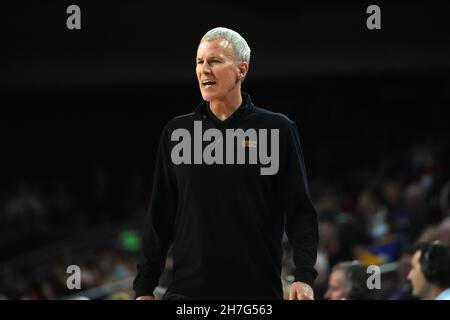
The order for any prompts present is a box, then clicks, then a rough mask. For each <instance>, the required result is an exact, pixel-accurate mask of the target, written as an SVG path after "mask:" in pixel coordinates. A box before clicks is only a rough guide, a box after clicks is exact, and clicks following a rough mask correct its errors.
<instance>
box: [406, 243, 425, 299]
mask: <svg viewBox="0 0 450 320" xmlns="http://www.w3.org/2000/svg"><path fill="white" fill-rule="evenodd" d="M421 255H422V251H420V250H419V251H416V253H414V256H413V258H412V261H411V271H410V272H409V274H408V280H409V281H411V285H412V288H413V296H416V297H420V298H424V297H426V296H427V293H428V291H429V290H430V284H429V283H428V281H427V280H426V278H425V275H424V274H423V272H422V266H421V265H420V262H419V259H420V256H421Z"/></svg>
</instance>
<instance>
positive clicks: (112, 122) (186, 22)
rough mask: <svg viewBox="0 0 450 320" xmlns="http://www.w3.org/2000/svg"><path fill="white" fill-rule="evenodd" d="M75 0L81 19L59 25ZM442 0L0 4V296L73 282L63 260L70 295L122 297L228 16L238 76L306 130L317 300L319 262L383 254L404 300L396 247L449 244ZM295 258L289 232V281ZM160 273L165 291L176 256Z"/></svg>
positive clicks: (256, 97) (52, 292) (55, 294)
mask: <svg viewBox="0 0 450 320" xmlns="http://www.w3.org/2000/svg"><path fill="white" fill-rule="evenodd" d="M71 4H77V5H79V6H80V8H81V30H68V29H67V28H66V19H67V17H68V16H69V15H68V14H66V8H67V7H68V6H69V5H71ZM371 4H377V5H379V6H380V7H381V26H382V29H381V30H368V29H367V28H366V19H367V17H368V16H369V15H368V14H366V8H367V7H368V6H369V5H371ZM449 9H450V6H449V4H448V2H447V3H446V2H444V1H442V2H439V1H433V2H429V1H389V2H387V1H378V2H376V3H372V2H367V1H350V0H346V1H339V2H336V1H320V2H318V1H296V3H295V4H293V3H291V2H290V1H285V0H280V1H276V2H268V3H256V2H255V3H253V4H251V3H248V4H244V3H242V2H241V1H235V0H231V1H226V2H183V3H176V2H170V1H166V2H163V3H161V2H150V1H136V0H130V1H90V2H88V1H73V2H72V1H70V2H69V1H43V0H41V1H28V2H24V1H14V2H12V1H6V2H2V3H1V4H0V14H1V16H0V20H1V22H0V27H1V28H0V30H1V31H0V32H1V40H0V41H1V46H0V56H1V59H0V94H1V100H0V101H1V105H2V109H1V110H2V111H1V114H0V137H1V138H0V139H1V140H0V141H1V150H2V152H1V158H2V165H1V166H0V296H1V297H4V298H7V299H19V298H31V299H56V298H63V297H71V296H72V295H73V293H74V292H73V291H68V290H67V288H66V287H65V279H66V278H67V274H66V273H65V268H66V266H68V265H70V264H77V265H80V266H81V268H82V270H83V271H82V275H83V278H82V283H83V288H82V290H81V292H77V293H79V294H80V295H83V296H86V297H88V298H92V299H100V298H101V299H104V298H113V299H119V298H124V299H128V298H131V297H132V293H131V291H130V280H131V279H132V278H133V276H134V274H135V259H136V255H137V252H138V250H139V233H140V231H141V229H140V228H141V225H142V223H143V219H144V216H145V211H146V208H147V205H148V201H149V199H150V195H151V185H152V178H153V169H154V161H155V153H156V147H157V141H158V139H159V134H160V132H161V130H162V127H163V126H164V124H165V123H166V122H167V121H168V120H170V119H171V118H172V117H174V116H177V115H180V114H183V113H189V112H191V111H192V110H193V109H194V108H195V107H196V105H197V104H198V103H199V102H200V99H201V96H200V93H199V90H198V88H197V84H196V78H195V72H194V70H195V64H194V60H195V52H196V49H197V45H198V43H199V40H200V38H201V37H202V35H203V34H204V33H205V32H206V31H208V30H209V29H211V28H213V27H216V26H226V27H229V28H231V29H234V30H236V31H238V32H239V33H241V35H243V36H244V37H245V38H246V40H247V41H248V43H249V45H250V47H251V49H252V58H251V63H250V72H249V75H248V77H247V79H246V81H245V83H244V85H243V90H244V91H246V92H249V93H250V95H251V96H252V99H253V101H254V103H255V104H256V105H257V106H260V107H263V108H267V109H270V110H273V111H277V112H282V113H285V114H286V115H287V116H289V117H290V118H291V119H292V120H294V121H295V122H296V123H297V124H298V126H299V128H300V135H301V140H302V146H303V149H304V150H303V151H304V154H305V161H306V166H307V170H308V177H309V181H310V185H311V191H312V195H313V200H314V203H315V205H316V207H317V209H318V212H319V215H320V223H321V247H320V251H319V261H318V266H317V268H318V270H319V271H320V272H319V274H320V277H319V279H318V283H317V286H318V288H319V289H318V297H321V295H323V293H324V290H325V289H326V281H327V276H328V274H329V271H330V268H331V267H332V266H333V265H334V264H335V263H337V262H339V261H343V260H353V259H358V260H360V261H363V262H366V263H376V264H380V265H382V266H384V267H385V269H384V270H385V272H386V274H388V273H389V274H391V276H390V278H388V277H386V279H390V281H388V282H386V283H387V285H386V286H387V287H388V288H389V290H387V289H386V290H383V295H382V296H381V297H382V298H385V299H389V298H392V297H397V296H396V295H395V294H397V293H398V290H397V291H395V290H396V289H397V287H396V286H397V285H398V284H400V283H403V281H404V280H405V279H404V278H405V275H404V273H405V270H404V269H400V268H399V266H402V265H401V263H400V262H401V261H402V258H403V257H405V255H406V256H407V253H406V248H408V246H409V245H411V244H412V243H414V242H416V241H418V240H433V239H438V238H439V239H441V240H443V241H448V242H450V226H449V223H450V222H449V221H448V219H449V218H448V215H449V211H448V192H449V191H448V189H449V185H448V183H449V181H450V168H449V165H450V130H449V120H448V119H449V117H448V115H447V114H448V112H447V110H446V109H447V108H448V107H449V106H450V22H449V21H450V20H449V18H448V14H449V12H450V11H449ZM446 218H447V220H446ZM355 230H356V231H360V232H356V231H355ZM349 235H351V236H349ZM449 244H450V243H449ZM406 262H407V265H408V263H409V262H408V259H406ZM291 268H292V265H291V264H290V262H289V248H288V247H286V262H285V268H284V273H283V280H284V281H286V284H289V281H290V277H289V275H290V271H291V270H292V269H291ZM407 268H408V266H406V269H407ZM167 270H168V271H167V274H165V275H164V276H163V279H162V281H161V287H160V288H161V290H163V289H164V287H165V285H166V284H167V281H169V279H170V259H169V260H168V269H167ZM402 272H403V273H402ZM243 285H245V284H243ZM83 289H84V290H83ZM86 289H89V290H90V291H89V290H88V291H86ZM236 290H239V288H236ZM390 290H392V292H391V291H390ZM399 290H400V291H401V289H399ZM403 293H404V292H400V293H398V296H401V294H403ZM404 294H405V295H404V296H401V297H407V296H408V295H407V293H404Z"/></svg>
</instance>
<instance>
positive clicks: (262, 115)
mask: <svg viewBox="0 0 450 320" xmlns="http://www.w3.org/2000/svg"><path fill="white" fill-rule="evenodd" d="M249 63H250V48H249V46H248V44H247V42H246V41H245V39H244V38H243V37H242V36H241V35H239V34H238V33H237V32H235V31H233V30H230V29H227V28H215V29H212V30H210V31H208V32H207V33H206V34H205V35H204V36H203V37H202V39H201V41H200V44H199V46H198V50H197V57H196V73H197V79H198V84H199V87H200V92H201V95H202V98H203V101H202V102H201V103H200V105H199V106H198V107H197V108H196V109H195V110H194V112H192V113H189V114H187V115H183V116H179V117H176V118H174V119H172V120H171V121H169V123H168V124H167V125H166V126H165V127H164V129H163V133H162V135H161V139H160V144H159V148H158V154H157V164H156V171H155V178H154V187H153V193H152V198H151V203H150V210H149V213H148V216H147V219H146V222H145V226H144V232H143V242H142V243H143V249H142V254H141V257H140V260H139V264H138V274H137V276H136V279H135V281H134V290H135V292H136V296H137V299H138V300H153V299H154V295H153V291H154V289H155V287H156V286H157V284H158V281H159V277H160V275H161V272H162V270H163V268H164V261H165V258H166V254H167V251H168V249H169V246H170V245H171V244H172V245H173V247H172V254H173V280H172V283H171V284H170V286H169V288H168V290H167V292H166V294H165V295H164V297H163V299H168V300H169V299H282V298H283V292H282V282H281V278H280V275H281V261H282V237H283V233H284V231H286V234H287V235H288V238H289V240H290V243H291V245H292V248H293V252H294V254H293V258H294V262H295V264H296V271H295V274H294V276H295V282H294V283H293V285H292V286H291V289H290V299H292V300H297V299H299V300H300V299H314V292H313V289H312V286H313V283H314V280H315V278H316V276H317V272H316V271H315V269H314V264H315V262H316V255H317V242H318V224H317V214H316V211H315V209H314V207H313V205H312V203H311V199H310V195H309V191H308V184H307V178H306V172H305V165H304V160H303V154H302V151H301V147H300V139H299V135H298V131H297V127H296V125H295V123H294V122H293V121H291V120H290V119H288V118H287V117H286V116H284V115H282V114H279V113H274V112H270V111H267V110H265V109H261V108H258V107H256V106H255V105H254V104H253V103H252V101H251V99H250V96H249V95H248V94H247V93H244V92H241V84H242V82H243V80H244V79H245V77H246V75H247V72H248V70H249ZM267 166H270V167H267Z"/></svg>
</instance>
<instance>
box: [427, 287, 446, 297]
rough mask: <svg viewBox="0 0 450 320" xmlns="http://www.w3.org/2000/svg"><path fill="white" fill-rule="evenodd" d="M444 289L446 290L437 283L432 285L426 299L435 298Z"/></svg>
mask: <svg viewBox="0 0 450 320" xmlns="http://www.w3.org/2000/svg"><path fill="white" fill-rule="evenodd" d="M442 291H444V290H443V289H441V288H439V287H437V286H435V285H432V286H431V288H430V290H429V291H428V293H427V295H426V297H425V299H427V300H434V299H436V297H437V296H438V295H439V294H440V293H441V292H442Z"/></svg>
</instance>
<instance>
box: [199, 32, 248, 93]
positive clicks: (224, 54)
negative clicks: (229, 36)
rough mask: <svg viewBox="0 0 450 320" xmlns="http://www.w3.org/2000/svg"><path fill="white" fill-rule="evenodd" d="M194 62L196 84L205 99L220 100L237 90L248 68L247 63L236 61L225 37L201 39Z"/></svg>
mask: <svg viewBox="0 0 450 320" xmlns="http://www.w3.org/2000/svg"><path fill="white" fill-rule="evenodd" d="M196 63H197V67H196V73H197V79H198V84H199V86H200V91H201V93H202V97H203V99H204V100H205V101H211V100H213V99H218V100H221V99H223V98H224V97H226V96H227V95H228V94H229V93H230V92H233V91H234V90H238V88H239V87H240V82H241V79H242V78H243V77H242V75H245V72H246V71H247V69H248V64H247V63H245V62H238V61H236V58H235V56H234V51H233V48H232V47H231V44H230V43H229V42H228V41H227V40H225V39H216V40H212V41H202V42H201V43H200V45H199V46H198V49H197V58H196ZM205 81H206V82H205Z"/></svg>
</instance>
